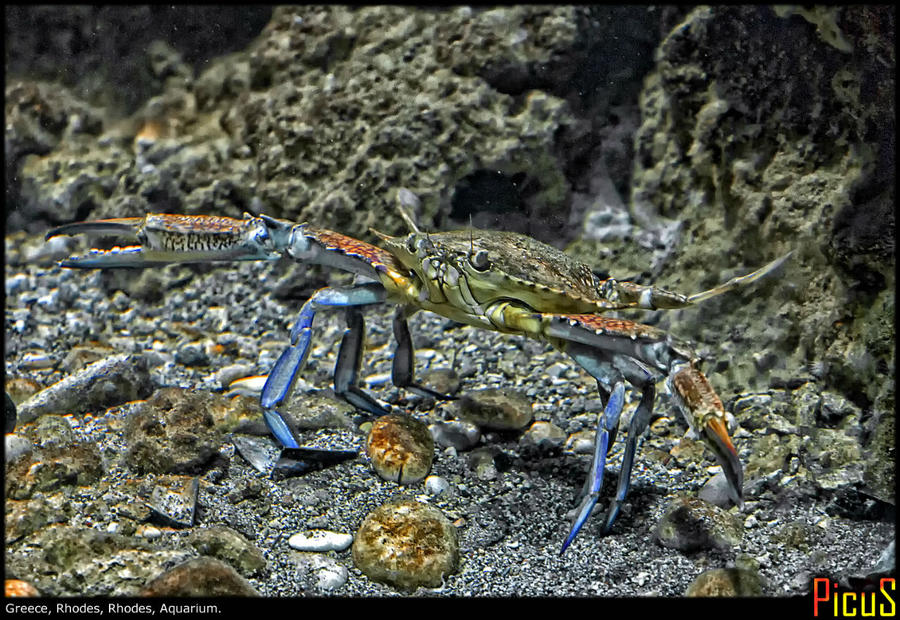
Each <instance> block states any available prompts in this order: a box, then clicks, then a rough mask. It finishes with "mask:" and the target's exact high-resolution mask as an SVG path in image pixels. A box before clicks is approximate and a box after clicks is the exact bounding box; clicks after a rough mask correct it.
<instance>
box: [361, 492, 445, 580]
mask: <svg viewBox="0 0 900 620" xmlns="http://www.w3.org/2000/svg"><path fill="white" fill-rule="evenodd" d="M353 563H354V565H356V567H357V568H359V569H360V570H361V571H362V572H364V573H365V574H366V575H368V576H369V578H371V579H373V580H375V581H381V582H385V583H389V584H391V585H393V586H396V587H398V588H402V589H404V590H415V589H416V588H418V587H420V586H427V587H430V588H436V587H438V586H440V585H441V584H442V583H443V582H444V580H445V579H446V578H447V577H448V576H449V575H451V574H452V573H454V572H456V569H457V567H458V564H459V542H458V540H457V534H456V528H455V527H454V526H453V524H451V523H450V521H448V520H447V518H446V517H445V516H444V515H443V514H441V511H440V510H438V509H437V508H435V507H433V506H429V505H428V504H423V503H420V502H417V501H414V500H398V501H394V502H389V503H387V504H384V505H383V506H379V507H378V508H376V509H375V510H373V511H372V512H371V513H370V514H369V515H368V516H367V517H366V518H365V519H364V520H363V522H362V524H361V525H360V526H359V531H358V532H357V533H356V537H355V539H354V541H353Z"/></svg>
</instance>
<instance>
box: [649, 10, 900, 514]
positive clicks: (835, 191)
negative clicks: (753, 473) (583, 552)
mask: <svg viewBox="0 0 900 620" xmlns="http://www.w3.org/2000/svg"><path fill="white" fill-rule="evenodd" d="M789 13H790V12H789ZM815 15H816V17H815V18H813V17H811V14H809V15H807V16H806V17H802V16H801V15H799V14H788V15H785V16H783V17H780V16H778V15H776V14H775V12H773V11H772V9H770V8H767V7H749V8H748V7H736V6H732V7H715V8H708V7H706V8H698V9H696V10H694V11H692V12H691V13H690V14H688V15H687V16H686V17H685V18H684V20H683V22H682V23H681V24H679V25H678V27H676V28H675V29H673V30H672V32H671V33H670V34H669V36H668V37H666V39H665V40H664V41H663V42H662V44H661V45H660V48H659V51H658V62H657V66H656V68H655V70H654V71H653V72H652V73H651V74H650V75H649V76H648V79H647V83H646V86H645V89H644V91H643V93H642V98H641V108H642V110H643V124H642V125H641V128H640V130H639V131H638V134H637V136H636V148H637V153H636V157H635V170H634V185H633V193H632V199H633V205H632V211H633V214H634V216H635V218H636V219H640V220H642V221H644V222H646V225H647V226H649V227H653V226H662V225H663V224H662V223H661V222H662V220H660V219H659V218H671V219H672V220H677V221H678V223H679V226H680V228H681V243H680V244H679V245H678V247H677V249H676V250H675V251H674V252H673V253H672V255H671V256H670V257H669V258H668V260H666V261H664V262H661V263H659V264H658V265H657V266H656V267H657V270H658V272H659V274H660V275H659V276H658V279H659V280H660V281H664V282H666V284H669V285H672V286H677V287H678V288H679V289H684V290H686V291H687V290H692V289H697V290H702V288H704V287H705V286H706V285H707V284H711V283H712V282H714V281H721V280H722V279H724V278H726V277H728V276H729V275H732V274H734V273H735V272H736V271H740V270H741V269H746V268H748V267H751V266H754V265H760V264H763V263H765V262H766V261H767V260H770V259H773V258H775V257H777V256H779V255H781V254H784V253H785V252H787V251H789V250H794V252H795V253H794V256H793V257H792V258H791V259H790V262H789V263H788V264H787V265H786V266H785V270H784V273H783V274H782V275H781V276H780V277H776V278H771V279H770V280H769V281H768V282H765V283H761V284H760V285H759V286H757V287H754V290H753V291H748V292H747V293H745V294H742V295H741V294H738V295H732V296H725V297H721V298H719V299H716V300H710V301H709V302H708V303H706V304H704V311H703V312H684V313H680V316H679V317H678V320H677V326H678V332H679V333H681V334H685V335H687V336H688V337H690V338H691V339H692V340H694V342H696V343H698V345H699V346H700V348H701V351H704V350H707V347H708V350H709V351H710V353H711V355H709V356H708V358H707V359H708V360H709V362H710V363H711V364H712V368H714V369H715V376H716V377H717V380H718V381H719V382H720V384H723V385H727V386H728V389H731V390H746V389H753V388H755V389H766V388H773V387H781V385H783V384H787V385H789V386H790V385H792V384H793V386H796V385H798V384H800V383H803V382H806V381H810V382H813V383H814V384H815V386H816V389H817V390H823V389H824V390H834V391H836V392H838V393H840V394H842V395H843V396H845V397H846V398H849V399H850V400H852V401H853V402H854V403H855V404H857V405H858V406H861V407H863V408H864V409H865V410H866V412H867V413H866V415H865V417H866V418H868V419H867V420H860V424H859V425H857V426H856V430H855V431H853V432H854V433H857V434H858V435H859V437H857V439H859V440H862V443H863V445H864V446H867V447H868V448H869V454H870V455H872V458H866V459H865V460H866V463H865V464H864V470H865V474H864V475H865V483H864V485H863V486H864V487H865V489H866V492H867V493H870V494H872V495H874V496H875V497H879V498H881V499H884V500H887V501H890V502H893V501H894V500H893V487H894V482H893V480H894V475H893V471H892V470H891V468H890V467H886V463H888V462H891V461H893V459H894V457H893V456H892V455H893V454H894V450H895V448H894V444H893V437H894V422H893V419H894V418H893V410H894V381H893V376H894V325H893V316H894V233H893V228H894V224H893V222H894V209H893V203H894V180H893V174H894V173H893V168H894V163H893V162H894V125H893V123H894V118H893V107H894V104H893V101H894V91H893V88H892V87H889V86H888V85H889V83H890V82H889V81H885V80H883V79H881V78H880V77H879V76H881V75H884V71H886V70H887V67H893V66H894V62H895V61H894V50H893V43H892V40H893V32H894V30H893V28H894V23H893V20H894V17H893V15H892V14H890V12H889V11H888V10H886V9H884V10H882V9H880V8H869V7H854V8H846V9H844V8H837V7H835V8H831V9H828V10H822V11H821V12H818V13H815ZM823 20H824V22H823ZM823 23H824V25H822V24H823ZM822 32H825V33H826V34H825V35H824V36H823V35H822V34H821V33H822ZM829 33H830V34H829ZM838 40H839V41H840V42H838V43H836V42H835V41H838ZM847 46H849V48H848V47H847ZM795 76H804V77H803V79H800V80H798V79H795ZM668 323H669V320H668V318H667V317H666V318H663V319H662V321H661V324H662V325H664V326H665V325H667V324H668ZM674 324H675V323H674V322H673V325H674ZM726 333H730V334H732V336H731V337H730V338H729V342H728V343H727V344H726V345H725V346H724V347H723V346H719V345H718V344H714V343H720V342H721V341H722V334H726ZM735 336H738V337H735Z"/></svg>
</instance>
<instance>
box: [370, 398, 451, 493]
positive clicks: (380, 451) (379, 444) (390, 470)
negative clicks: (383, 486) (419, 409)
mask: <svg viewBox="0 0 900 620" xmlns="http://www.w3.org/2000/svg"><path fill="white" fill-rule="evenodd" d="M366 454H367V455H368V457H369V461H370V462H371V463H372V467H373V468H374V469H375V472H376V473H377V474H378V475H379V476H381V478H383V479H384V480H390V481H393V482H398V483H400V484H414V483H416V482H419V481H420V480H422V479H423V478H425V476H427V475H428V472H429V471H430V470H431V462H432V460H433V459H434V440H433V439H432V438H431V433H430V432H429V431H428V427H427V426H425V424H424V423H422V422H420V421H418V420H416V419H415V418H412V417H410V416H407V415H385V416H381V417H380V418H378V419H377V420H375V421H374V422H373V423H372V428H371V430H370V431H369V436H368V437H367V438H366Z"/></svg>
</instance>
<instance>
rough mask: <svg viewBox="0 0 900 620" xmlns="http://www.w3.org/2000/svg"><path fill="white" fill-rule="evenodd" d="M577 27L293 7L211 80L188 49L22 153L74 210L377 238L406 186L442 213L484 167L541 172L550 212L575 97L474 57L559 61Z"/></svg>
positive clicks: (485, 14) (464, 13)
mask: <svg viewBox="0 0 900 620" xmlns="http://www.w3.org/2000/svg"><path fill="white" fill-rule="evenodd" d="M498 24H503V27H502V28H498V27H497V25H498ZM451 33H462V34H463V36H462V37H455V36H451ZM575 34H576V28H575V23H574V16H573V10H572V9H570V8H564V7H560V8H549V9H547V8H541V7H521V8H520V7H503V8H499V9H495V10H492V11H473V10H471V9H468V8H460V9H458V10H454V11H449V12H447V11H439V12H434V11H423V10H415V11H410V10H409V9H407V8H405V7H385V6H381V7H362V8H360V9H348V8H346V7H339V6H329V7H296V8H286V7H283V8H279V9H276V10H275V11H274V14H273V17H272V20H271V21H270V22H269V24H268V25H267V26H266V28H265V29H264V31H263V32H262V34H261V35H260V36H259V37H258V38H257V39H256V41H255V42H254V43H253V44H251V45H250V46H249V47H248V49H247V50H246V51H245V52H242V53H239V54H235V55H231V56H227V57H224V58H222V59H220V60H218V61H216V62H214V63H211V66H210V67H209V68H207V69H206V70H204V71H203V72H202V73H201V74H200V75H198V76H197V78H196V80H192V79H190V76H191V74H192V71H191V70H190V69H182V68H179V67H180V66H181V67H183V64H184V63H183V61H182V60H181V59H180V57H179V55H178V54H177V52H175V51H174V50H173V51H172V53H171V54H170V56H171V57H172V58H171V60H170V61H169V63H168V65H166V69H165V74H164V76H161V77H160V79H164V80H165V88H164V90H163V91H162V93H160V94H159V95H157V96H155V97H153V98H152V99H150V100H149V101H148V102H147V103H146V105H145V106H144V107H143V108H142V109H141V110H140V111H139V112H138V113H136V114H135V115H134V116H133V117H131V118H130V119H129V123H127V124H125V125H120V126H116V127H111V128H109V129H108V130H107V131H105V132H104V133H103V135H102V136H100V138H99V140H98V139H97V136H96V135H92V136H90V137H89V138H88V139H85V140H80V141H79V140H74V139H73V140H71V141H68V142H66V143H65V144H63V145H60V146H59V148H57V149H56V150H55V151H54V152H53V153H51V154H49V155H48V156H46V157H26V158H24V159H23V163H22V178H23V185H22V187H21V199H22V201H23V202H24V203H26V204H27V205H28V207H27V208H28V210H29V211H30V212H33V213H35V214H37V213H40V214H42V215H43V216H44V217H46V218H47V219H49V220H51V221H58V222H61V221H70V220H72V219H78V217H85V216H88V215H90V216H92V217H97V216H113V215H115V216H123V215H139V214H143V213H146V212H148V211H157V212H159V211H162V212H203V211H211V210H217V211H219V212H221V213H223V214H225V215H239V214H240V213H241V212H242V211H244V210H248V209H252V210H254V211H259V210H263V211H265V212H267V213H269V214H270V215H274V216H280V217H286V218H289V219H294V220H297V221H304V220H308V221H312V222H315V223H317V224H322V225H325V226H328V227H333V228H336V229H339V230H341V231H343V232H345V233H347V234H351V235H356V236H363V237H365V236H367V235H368V228H369V227H370V226H373V225H375V224H376V223H377V224H378V226H379V228H381V229H383V230H384V231H386V232H398V231H401V230H405V227H404V226H403V225H402V223H401V220H400V218H399V216H398V215H397V214H396V210H395V209H394V208H393V200H394V193H395V192H396V190H397V189H398V188H399V187H404V186H405V187H409V188H411V189H413V190H414V191H416V192H417V193H418V194H419V196H420V198H421V200H422V204H423V208H424V213H423V214H422V215H423V218H424V220H423V221H435V220H438V221H439V220H442V219H443V218H444V217H446V215H447V214H448V213H449V211H450V200H451V198H452V189H453V188H454V187H455V185H456V183H457V182H458V181H460V180H461V179H463V178H465V177H467V176H468V175H471V174H473V173H477V172H480V171H483V170H485V171H490V172H492V173H495V174H498V173H499V174H502V175H504V176H505V177H509V178H514V177H516V176H517V175H518V176H523V177H525V178H527V179H528V183H529V184H530V185H531V186H532V188H533V190H532V192H530V194H529V198H528V200H529V202H530V203H531V210H532V212H533V217H534V218H535V219H536V220H538V219H545V218H546V217H547V216H548V215H549V214H550V212H551V211H552V210H553V209H554V208H556V207H557V206H558V205H559V204H561V202H562V201H564V200H565V197H566V194H567V191H568V190H567V184H566V182H565V176H564V173H563V169H562V167H561V164H560V162H559V161H558V160H557V158H555V157H554V154H553V149H554V136H555V134H556V133H557V132H558V131H560V130H561V128H562V127H563V126H564V125H566V124H567V123H569V122H571V117H570V116H569V114H568V113H567V111H566V106H565V105H564V103H563V101H562V100H560V99H558V98H556V97H554V96H552V95H549V94H547V93H544V92H541V91H533V92H531V93H523V95H522V96H520V97H513V96H510V95H507V94H504V93H501V92H498V91H497V90H495V89H494V88H491V87H490V86H489V85H488V84H487V83H486V82H485V81H484V80H483V79H482V78H480V77H477V76H476V75H475V69H476V68H477V67H480V66H481V65H482V64H483V63H484V61H483V60H482V59H486V58H491V59H494V60H495V61H496V62H505V63H507V64H521V65H524V64H526V63H528V62H535V63H537V62H546V61H547V60H549V59H550V57H551V55H552V54H554V53H558V52H561V51H564V50H565V49H567V48H568V47H571V45H572V43H573V39H574V37H575ZM159 71H160V72H162V71H163V69H159ZM61 176H62V177H63V178H60V177H61ZM363 205H364V208H363V207H362V206H363ZM76 214H77V216H76Z"/></svg>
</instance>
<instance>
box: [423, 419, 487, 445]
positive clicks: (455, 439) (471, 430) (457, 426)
mask: <svg viewBox="0 0 900 620" xmlns="http://www.w3.org/2000/svg"><path fill="white" fill-rule="evenodd" d="M428 430H429V431H431V436H432V437H433V438H434V441H435V443H437V445H439V446H441V447H442V448H448V447H453V448H456V449H457V450H469V449H471V448H474V447H475V446H476V445H477V444H478V441H479V440H480V439H481V431H480V430H479V429H478V426H476V425H475V424H472V423H471V422H464V421H461V420H453V421H450V422H435V423H434V424H431V425H429V426H428Z"/></svg>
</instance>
